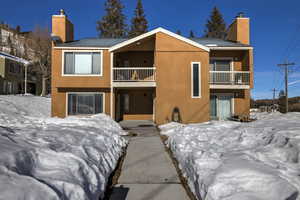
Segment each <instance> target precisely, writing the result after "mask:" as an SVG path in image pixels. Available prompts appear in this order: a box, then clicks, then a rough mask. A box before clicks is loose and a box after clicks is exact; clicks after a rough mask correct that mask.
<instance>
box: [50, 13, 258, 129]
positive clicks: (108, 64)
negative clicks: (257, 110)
mask: <svg viewBox="0 0 300 200" xmlns="http://www.w3.org/2000/svg"><path fill="white" fill-rule="evenodd" d="M52 29H53V30H52V36H53V38H55V42H53V48H52V93H51V94H52V116H57V117H66V116H68V115H86V114H94V113H106V114H108V115H110V116H111V117H112V118H114V119H115V120H117V121H119V120H153V121H155V122H156V123H157V124H163V123H166V122H169V121H172V120H176V121H177V120H179V121H181V122H183V123H193V122H205V121H208V120H210V119H212V118H217V119H227V118H229V117H231V116H232V115H249V110H250V89H251V88H253V61H252V60H253V48H252V47H251V46H250V35H249V18H245V17H242V16H239V17H237V18H236V19H235V21H234V22H233V23H232V25H231V26H230V27H229V30H228V40H220V39H210V38H194V39H188V38H186V37H183V36H180V35H177V34H175V33H172V32H170V31H168V30H166V29H163V28H157V29H155V30H152V31H150V32H147V33H145V34H143V35H140V36H137V37H135V38H132V39H122V38H120V39H101V38H88V39H82V40H77V41H73V24H72V23H71V22H70V21H69V20H68V19H67V17H66V16H65V15H64V13H63V12H62V13H61V14H60V15H54V16H53V17H52ZM58 38H60V40H61V41H58V40H57V39H58Z"/></svg>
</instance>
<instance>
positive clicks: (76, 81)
mask: <svg viewBox="0 0 300 200" xmlns="http://www.w3.org/2000/svg"><path fill="white" fill-rule="evenodd" d="M66 50H67V49H66ZM74 51H76V50H74ZM87 51H88V50H87ZM102 52H103V60H102V63H103V65H102V70H103V71H102V76H62V71H63V66H62V65H63V59H62V56H63V50H61V49H54V50H52V53H53V54H52V86H53V87H65V88H68V87H71V88H79V87H82V88H107V87H110V70H111V67H110V52H109V51H108V50H103V51H102Z"/></svg>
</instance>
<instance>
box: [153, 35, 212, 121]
mask: <svg viewBox="0 0 300 200" xmlns="http://www.w3.org/2000/svg"><path fill="white" fill-rule="evenodd" d="M191 62H200V63H201V98H192V91H191V87H192V85H191ZM155 66H157V75H156V77H157V79H156V85H157V86H156V103H155V121H156V123H157V124H163V123H166V122H169V121H171V120H172V112H173V110H174V108H175V107H177V108H179V111H180V116H181V119H182V122H183V123H193V122H204V121H208V120H209V84H208V77H209V76H208V66H209V54H208V52H206V51H203V50H202V49H199V48H196V47H194V46H192V45H190V44H187V43H185V42H182V41H180V40H177V39H175V38H172V37H170V36H168V35H165V34H162V33H158V34H157V37H156V52H155Z"/></svg>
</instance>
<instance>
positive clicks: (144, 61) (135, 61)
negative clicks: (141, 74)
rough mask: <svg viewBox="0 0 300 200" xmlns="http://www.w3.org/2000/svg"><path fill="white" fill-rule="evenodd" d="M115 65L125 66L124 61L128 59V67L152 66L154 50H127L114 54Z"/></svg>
mask: <svg viewBox="0 0 300 200" xmlns="http://www.w3.org/2000/svg"><path fill="white" fill-rule="evenodd" d="M115 59H116V60H115V63H116V67H125V61H129V66H128V67H153V64H154V52H153V50H152V51H128V52H122V53H118V54H115Z"/></svg>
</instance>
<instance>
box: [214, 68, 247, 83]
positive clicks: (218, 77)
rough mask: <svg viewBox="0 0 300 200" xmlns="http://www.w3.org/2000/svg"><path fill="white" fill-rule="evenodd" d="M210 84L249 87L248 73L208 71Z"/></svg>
mask: <svg viewBox="0 0 300 200" xmlns="http://www.w3.org/2000/svg"><path fill="white" fill-rule="evenodd" d="M210 84H213V85H249V84H250V72H249V71H210Z"/></svg>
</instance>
